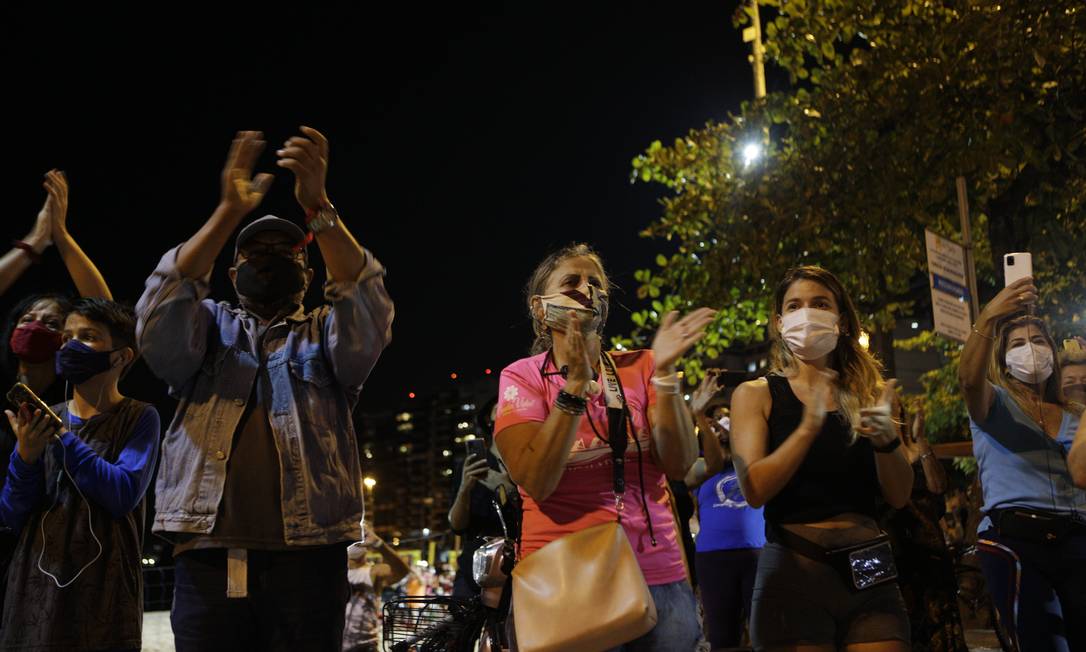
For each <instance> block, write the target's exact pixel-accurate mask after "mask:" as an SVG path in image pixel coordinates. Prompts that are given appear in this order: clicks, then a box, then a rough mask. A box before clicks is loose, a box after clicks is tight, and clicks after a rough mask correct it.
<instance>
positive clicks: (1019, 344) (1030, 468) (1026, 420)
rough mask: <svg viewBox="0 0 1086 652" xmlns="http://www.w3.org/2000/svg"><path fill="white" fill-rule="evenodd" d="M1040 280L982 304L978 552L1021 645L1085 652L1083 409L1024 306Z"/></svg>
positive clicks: (973, 387) (972, 363)
mask: <svg viewBox="0 0 1086 652" xmlns="http://www.w3.org/2000/svg"><path fill="white" fill-rule="evenodd" d="M1036 300H1037V288H1036V286H1035V285H1034V284H1033V279H1032V278H1024V279H1021V280H1019V281H1016V282H1015V283H1012V284H1011V285H1009V286H1008V287H1006V288H1004V289H1003V291H1001V292H1000V293H999V294H997V295H996V297H995V298H994V299H992V301H991V302H990V303H989V304H988V305H987V306H985V307H984V310H982V311H981V313H980V316H979V318H978V319H977V323H976V324H974V325H973V333H972V334H971V335H970V337H969V340H968V341H967V342H966V344H965V349H963V351H962V358H961V369H960V371H959V380H960V381H961V386H962V392H963V393H964V395H965V404H966V407H967V408H968V409H969V425H970V428H971V429H972V432H973V454H974V455H975V456H976V458H977V464H978V466H979V472H980V483H981V486H982V487H983V490H984V505H983V507H982V508H981V509H982V511H983V512H984V515H985V517H984V520H982V521H981V523H980V526H979V528H978V532H979V534H978V540H977V551H978V557H979V558H980V561H981V565H982V568H983V570H984V575H985V577H986V578H987V584H988V590H989V592H990V593H991V595H992V600H993V602H994V603H995V605H996V609H997V610H998V611H999V624H1000V626H1001V627H1002V628H1003V629H1004V632H1005V634H1006V637H1007V638H1008V639H1010V640H1012V641H1014V642H1015V643H1016V645H1015V649H1019V650H1031V651H1032V650H1042V651H1043V650H1066V649H1071V650H1081V649H1086V493H1084V492H1083V491H1081V490H1079V489H1076V488H1075V487H1074V485H1073V482H1072V475H1071V470H1070V468H1069V464H1068V453H1069V452H1070V449H1071V444H1072V441H1073V438H1074V433H1075V429H1076V426H1077V422H1078V420H1079V417H1080V414H1075V412H1081V410H1080V409H1079V410H1070V409H1069V407H1070V406H1069V404H1068V403H1067V402H1066V399H1065V398H1064V395H1063V392H1062V391H1061V389H1060V368H1059V367H1060V365H1059V362H1058V361H1057V360H1056V359H1055V355H1054V352H1055V350H1056V347H1055V344H1054V342H1053V341H1052V337H1051V336H1050V335H1049V334H1048V329H1047V328H1046V327H1045V324H1044V322H1043V321H1041V320H1040V319H1038V318H1036V317H1033V316H1029V315H1023V314H1022V312H1023V311H1024V310H1026V308H1027V307H1028V306H1031V305H1032V304H1034V303H1035V302H1036Z"/></svg>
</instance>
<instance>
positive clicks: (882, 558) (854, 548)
mask: <svg viewBox="0 0 1086 652" xmlns="http://www.w3.org/2000/svg"><path fill="white" fill-rule="evenodd" d="M773 529H774V534H775V535H776V539H777V541H779V542H780V544H781V545H783V546H784V547H786V548H788V549H789V550H791V551H793V552H796V553H799V554H801V555H803V556H804V557H807V558H808V559H812V560H814V561H817V562H821V563H823V564H827V565H828V566H830V567H831V568H833V569H834V570H835V571H837V573H838V574H839V575H840V576H841V579H842V580H843V581H844V582H845V585H846V586H848V587H849V588H851V589H852V590H853V591H863V590H865V589H871V588H874V587H876V586H881V585H883V584H886V583H888V582H893V581H894V580H896V579H897V564H895V563H894V550H893V547H892V546H891V545H890V537H888V536H886V535H885V534H880V535H879V536H877V537H875V538H873V539H868V540H867V541H860V542H859V543H855V544H852V545H850V546H844V547H841V548H823V547H822V546H820V545H818V544H817V543H815V542H814V541H811V540H810V539H807V538H805V537H801V536H800V535H798V534H796V533H795V532H791V531H789V530H787V529H785V528H783V527H774V528H773Z"/></svg>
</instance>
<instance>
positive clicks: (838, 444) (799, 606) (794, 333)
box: [731, 267, 913, 652]
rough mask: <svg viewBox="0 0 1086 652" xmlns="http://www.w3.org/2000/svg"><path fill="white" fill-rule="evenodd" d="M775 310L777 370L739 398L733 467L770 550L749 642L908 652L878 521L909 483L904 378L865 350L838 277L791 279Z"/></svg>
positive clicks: (798, 273)
mask: <svg viewBox="0 0 1086 652" xmlns="http://www.w3.org/2000/svg"><path fill="white" fill-rule="evenodd" d="M774 308H775V313H776V318H775V320H774V321H773V322H772V324H771V327H770V338H771V340H772V343H773V349H772V354H773V365H772V371H771V373H770V374H769V375H768V376H767V377H766V378H762V379H759V380H753V381H750V382H746V383H743V384H742V385H740V386H739V387H738V388H737V389H736V390H735V394H734V395H733V397H732V422H731V425H732V432H731V441H732V459H733V461H734V463H735V468H736V470H737V471H738V474H739V484H740V487H741V488H742V490H743V495H744V496H745V497H746V499H747V503H748V504H749V505H750V506H751V507H760V506H762V505H765V520H766V539H767V541H768V543H767V544H766V546H765V547H764V548H763V549H762V554H761V558H760V559H759V562H758V573H757V576H756V579H755V583H754V603H753V607H752V614H751V624H750V628H751V638H752V642H753V643H754V647H755V649H758V650H800V649H802V650H805V651H818V652H823V651H828V650H838V649H843V650H851V651H858V650H879V651H884V650H885V651H895V652H906V651H907V650H909V649H910V648H909V623H908V617H907V616H906V613H905V605H904V602H903V601H902V598H901V592H900V591H899V590H898V588H897V584H896V583H895V582H894V581H893V578H894V577H895V573H894V569H893V563H892V554H891V551H890V549H889V544H888V543H887V542H885V540H884V537H883V535H882V533H881V532H880V530H879V528H878V525H877V523H876V522H875V517H876V514H877V509H878V504H879V496H880V495H881V497H882V499H883V500H885V502H887V503H889V504H890V505H891V506H893V507H896V508H900V507H903V506H904V505H905V503H906V502H907V501H908V499H909V494H910V492H911V491H912V484H913V472H912V469H911V467H910V465H909V461H908V459H906V457H905V452H904V450H903V449H902V448H901V438H900V435H899V433H898V430H897V426H896V424H895V423H894V421H893V420H892V419H891V416H890V414H891V412H890V404H891V401H892V398H893V391H894V383H893V382H892V381H891V382H888V383H883V381H882V378H881V374H880V366H879V363H878V362H877V361H876V360H875V358H874V357H872V356H871V354H870V353H868V352H867V350H865V349H864V348H863V347H862V346H861V345H860V343H859V335H860V321H859V318H858V317H857V313H856V308H855V307H854V306H853V305H852V301H851V299H849V297H848V295H847V294H846V292H845V289H844V287H843V286H842V285H841V282H840V281H838V280H837V278H836V277H835V276H834V275H833V274H831V273H830V272H828V271H826V270H824V269H822V268H820V267H798V268H795V269H793V270H790V271H789V272H788V273H787V274H785V277H784V279H783V280H782V281H781V283H780V284H779V285H778V286H777V290H776V293H775V294H774ZM850 550H851V552H849V551H850ZM853 553H855V554H853ZM864 560H866V561H864ZM865 563H866V567H867V568H868V569H874V570H875V573H873V574H870V575H867V576H863V577H861V575H863V572H864V571H863V570H862V569H860V568H858V567H856V566H854V564H860V565H864V564H865ZM857 571H858V572H859V574H857Z"/></svg>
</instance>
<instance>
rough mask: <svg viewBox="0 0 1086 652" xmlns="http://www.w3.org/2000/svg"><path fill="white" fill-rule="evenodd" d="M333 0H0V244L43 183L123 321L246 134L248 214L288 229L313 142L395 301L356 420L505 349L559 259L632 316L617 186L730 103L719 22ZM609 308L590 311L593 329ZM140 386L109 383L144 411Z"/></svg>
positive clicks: (53, 268) (23, 287)
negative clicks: (326, 148) (257, 152)
mask: <svg viewBox="0 0 1086 652" xmlns="http://www.w3.org/2000/svg"><path fill="white" fill-rule="evenodd" d="M224 4H225V3H224ZM352 4H353V5H354V6H348V5H346V4H344V5H342V6H336V7H334V8H324V9H314V8H311V7H307V8H305V9H296V10H289V11H288V10H275V11H269V10H266V9H264V8H263V7H261V6H259V5H256V4H247V5H246V9H245V10H244V11H243V10H240V9H232V10H225V9H221V8H220V9H215V10H214V11H212V10H207V9H205V10H200V11H197V10H195V9H190V8H189V7H190V6H191V5H187V4H178V3H168V4H160V3H146V4H142V5H140V9H139V10H137V11H136V12H134V11H133V10H120V9H114V8H112V7H109V6H107V5H105V4H101V3H96V4H95V6H94V10H95V11H86V10H79V12H78V13H72V12H71V11H69V10H63V11H62V10H61V9H60V8H59V7H58V6H57V5H52V4H47V5H44V7H45V9H26V8H23V9H18V8H12V7H10V6H9V3H6V4H5V6H4V8H3V9H2V10H0V12H2V20H0V41H2V43H0V48H2V52H3V56H2V57H0V69H2V78H3V87H4V94H3V95H4V101H3V104H4V106H5V109H6V111H5V113H6V115H7V118H6V123H7V124H6V126H7V129H6V134H5V136H6V138H5V140H6V145H7V147H6V150H7V151H6V155H5V159H6V164H5V174H4V177H3V183H4V197H5V199H6V206H5V217H4V219H3V233H2V236H3V237H4V238H5V239H6V240H11V239H14V238H19V237H22V236H23V235H24V234H25V233H26V231H27V230H28V229H29V228H30V226H31V225H32V223H33V220H34V216H35V215H36V214H37V211H38V209H39V207H40V205H41V202H42V200H43V198H44V191H43V190H41V186H40V184H41V175H42V174H43V173H44V172H45V171H46V170H48V169H49V168H50V167H59V168H62V169H64V170H65V171H66V172H67V174H68V176H69V180H70V183H71V203H70V210H69V220H68V222H69V228H70V230H71V232H72V233H73V235H74V236H75V237H76V239H77V240H78V241H79V242H80V244H82V245H83V247H84V249H86V250H87V252H88V253H89V254H90V256H91V257H92V258H93V259H94V260H95V261H96V262H97V263H98V265H99V267H100V269H101V270H102V272H103V274H104V275H105V277H106V279H107V281H108V282H109V283H110V286H111V288H112V289H113V292H114V295H115V297H116V298H118V299H121V300H124V301H127V302H130V303H135V301H136V299H137V298H138V297H139V294H140V292H141V290H142V287H143V281H144V279H145V278H146V276H147V275H148V273H149V272H150V271H151V270H152V269H153V267H154V265H155V263H156V262H157V260H158V258H159V256H161V254H162V253H163V252H164V251H165V250H166V249H167V248H169V247H170V246H172V245H174V244H176V243H178V242H180V241H182V240H183V239H185V238H187V237H189V236H190V235H191V234H192V233H194V232H195V231H196V229H198V228H199V226H200V225H201V224H202V223H203V222H204V221H205V220H206V218H207V217H208V216H209V215H210V214H211V211H212V210H213V209H214V207H215V205H216V203H217V201H218V192H219V173H220V171H221V167H222V164H223V161H224V158H225V155H226V151H227V147H228V145H229V142H230V140H231V138H232V135H233V133H234V132H235V131H236V130H238V129H260V130H263V131H264V132H265V134H266V135H267V138H268V140H269V148H268V151H267V152H265V155H264V157H263V159H262V161H261V164H260V165H259V166H258V170H263V171H270V172H275V173H276V175H277V178H276V182H275V185H274V186H273V188H272V191H271V193H270V194H269V196H268V197H267V198H266V199H265V201H264V204H263V206H262V208H261V209H258V212H257V213H255V214H254V215H253V217H257V216H259V215H262V214H265V213H275V214H278V215H280V216H283V217H288V218H291V219H294V220H298V221H300V220H301V217H302V215H301V211H300V209H299V208H298V206H297V204H296V203H295V201H294V199H293V196H292V193H291V187H292V181H293V180H292V177H291V176H290V174H289V173H288V172H287V171H285V170H279V169H278V168H275V167H274V166H273V163H272V161H273V151H274V149H275V148H277V147H278V146H279V145H280V144H281V143H282V141H284V140H285V139H286V138H288V137H289V136H291V135H293V134H294V132H295V129H296V127H297V125H299V124H308V125H311V126H314V127H316V128H318V129H320V130H322V131H323V132H324V133H325V134H326V135H327V136H328V137H329V139H330V141H331V148H332V149H331V162H330V172H329V180H328V193H329V196H330V197H331V199H332V201H333V202H335V203H336V205H337V207H338V209H339V211H340V214H341V215H342V217H343V219H344V220H345V221H346V223H347V225H348V227H349V228H350V229H351V230H352V232H353V233H354V234H355V236H356V237H357V238H358V239H359V241H360V242H362V244H363V245H364V246H366V247H367V248H369V249H370V250H371V251H373V252H374V253H375V254H376V256H377V257H378V258H379V259H380V260H381V261H382V262H383V263H384V264H385V265H386V267H387V268H388V276H387V278H386V285H387V287H388V290H389V292H390V294H391V295H392V298H393V300H394V301H395V303H396V320H395V323H394V324H393V342H392V344H391V346H390V347H389V348H388V349H387V350H386V351H385V353H384V355H383V356H382V358H381V360H380V362H379V363H378V365H377V368H376V370H375V371H374V373H373V375H372V376H371V377H370V380H369V382H368V383H367V386H366V389H365V390H364V391H363V395H362V402H361V405H362V409H363V410H366V409H379V408H380V407H382V406H384V405H388V404H389V402H390V401H391V402H398V401H399V400H401V399H402V398H403V397H404V396H405V395H406V393H407V392H408V391H409V390H414V391H416V392H419V393H420V394H422V393H425V392H427V391H429V390H432V389H435V388H438V387H440V386H442V385H443V384H444V383H449V382H452V381H451V380H450V379H449V374H450V373H452V372H457V373H459V374H460V375H461V376H462V377H471V376H477V375H479V374H481V373H482V372H483V369H485V368H488V367H489V368H493V369H494V370H495V372H497V371H498V370H499V369H501V368H502V367H504V366H505V365H506V364H508V363H509V362H511V361H513V360H515V359H516V358H519V357H522V356H523V355H525V353H526V348H527V346H528V344H529V342H530V328H529V326H528V322H527V318H526V315H525V311H524V306H523V299H522V294H521V291H522V287H523V284H524V282H525V281H526V279H527V277H528V275H529V274H530V272H531V270H532V268H533V266H534V265H535V263H536V262H537V261H538V260H539V259H540V258H541V257H542V256H543V255H544V254H545V253H547V252H548V251H550V250H552V249H554V248H556V247H558V246H561V245H563V244H565V243H568V242H570V241H573V240H583V241H587V242H590V243H592V244H593V245H595V246H596V247H597V248H598V249H599V250H600V251H601V252H602V254H603V256H604V259H605V261H606V262H607V263H608V265H609V268H610V272H611V274H612V276H613V277H614V279H615V280H616V281H617V282H618V283H619V285H620V286H622V287H623V288H624V291H623V292H619V293H617V295H616V296H615V297H614V298H613V305H614V304H615V303H616V302H617V303H619V304H625V305H627V306H630V307H635V306H637V299H636V296H635V295H634V290H635V289H636V285H635V283H634V281H633V278H632V273H633V271H634V270H635V269H637V268H638V267H644V266H648V265H649V264H651V260H652V258H653V257H654V256H655V253H656V251H657V250H660V248H661V247H663V246H664V244H663V243H654V242H650V241H646V240H643V239H641V238H639V237H638V235H637V234H638V231H639V230H641V229H642V228H644V227H645V226H647V225H648V224H649V222H650V221H651V220H652V219H653V218H654V217H656V216H657V215H658V213H659V207H658V205H657V203H656V200H657V198H658V196H659V195H660V194H661V193H662V192H663V190H662V188H661V187H658V186H650V185H645V184H640V183H639V184H637V185H631V184H630V182H629V174H630V161H631V159H632V158H633V157H634V156H635V155H636V154H637V153H639V152H640V151H641V150H643V149H644V148H645V147H646V146H647V145H648V144H649V143H650V142H651V141H652V140H654V139H662V140H664V141H665V142H667V141H670V140H671V139H672V138H674V137H676V136H679V135H682V134H683V133H685V132H686V131H687V130H688V129H690V128H696V127H699V126H701V125H703V124H704V123H705V121H706V120H709V119H723V118H725V117H726V116H727V114H728V112H729V111H736V110H737V109H738V106H739V102H740V101H742V100H743V99H745V98H747V97H749V96H750V94H751V72H750V66H749V64H748V63H747V61H746V53H747V46H746V45H745V44H743V43H742V42H741V40H740V37H739V34H738V32H736V31H735V30H734V29H733V28H732V27H731V14H732V12H733V11H734V9H735V5H734V3H729V2H713V3H704V4H686V3H674V2H673V3H652V4H651V5H650V4H648V3H623V4H618V3H615V4H612V5H607V6H604V5H602V4H600V5H599V6H597V3H588V2H583V3H578V4H570V5H557V4H554V3H524V2H517V3H508V4H507V5H505V6H502V5H498V4H495V5H492V6H488V7H486V8H485V9H480V8H478V7H472V6H468V5H467V4H463V3H458V5H457V6H453V5H452V4H451V3H449V4H446V5H445V7H444V8H431V7H428V6H425V5H422V4H410V3H402V4H399V5H398V6H396V7H384V8H374V7H363V8H360V7H358V6H357V5H358V4H360V3H352ZM36 5H37V6H42V5H41V3H36ZM179 7H183V9H178V8H179ZM35 12H38V13H35ZM316 258H318V259H319V256H318V257H316ZM227 263H228V254H226V253H225V252H224V256H222V257H221V258H220V264H219V265H217V267H216V271H215V283H214V293H213V296H214V297H216V298H221V299H230V300H232V299H233V292H232V289H230V288H229V285H228V284H227V282H226V274H225V268H226V267H227ZM323 276H324V274H323V270H322V269H319V268H318V276H317V278H318V280H319V279H323ZM318 286H319V283H318ZM47 288H51V289H57V288H59V289H68V288H71V285H70V283H68V281H67V277H66V275H65V273H64V271H63V266H62V265H61V263H60V259H59V257H58V256H57V255H56V253H55V252H53V251H52V250H50V254H49V256H48V257H47V259H46V264H45V265H44V266H41V267H35V268H33V269H32V270H31V272H29V273H28V274H27V276H26V277H24V279H23V280H21V281H20V282H19V283H18V284H17V285H16V286H15V287H14V288H12V290H11V291H9V293H8V294H7V296H5V297H3V299H2V300H0V303H2V305H0V307H2V308H3V309H4V310H5V311H6V309H7V307H8V306H9V305H10V304H11V303H12V302H13V300H14V299H17V298H18V297H19V296H22V295H25V294H27V293H29V292H32V291H35V290H39V289H47ZM318 299H319V291H311V293H310V294H309V296H308V299H307V305H310V306H312V305H313V304H314V303H315V302H316V301H317V300H318ZM627 313H628V311H627V310H624V309H622V308H621V307H618V306H615V308H613V309H612V315H613V319H612V327H611V328H609V332H619V331H621V330H623V329H624V328H626V325H627V324H628V321H627V317H626V315H627ZM144 374H146V371H145V370H142V371H139V372H137V373H136V375H135V379H134V380H133V381H131V382H130V383H129V384H128V386H127V387H122V389H127V393H129V394H131V395H134V396H136V397H137V398H145V399H152V400H157V399H158V398H160V395H161V394H162V393H163V388H162V387H161V386H160V385H159V384H157V383H147V382H143V380H141V376H143V375H144ZM156 392H157V394H156Z"/></svg>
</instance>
